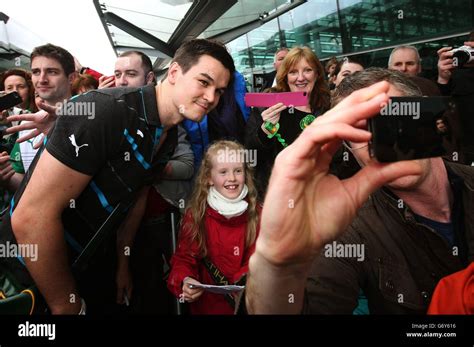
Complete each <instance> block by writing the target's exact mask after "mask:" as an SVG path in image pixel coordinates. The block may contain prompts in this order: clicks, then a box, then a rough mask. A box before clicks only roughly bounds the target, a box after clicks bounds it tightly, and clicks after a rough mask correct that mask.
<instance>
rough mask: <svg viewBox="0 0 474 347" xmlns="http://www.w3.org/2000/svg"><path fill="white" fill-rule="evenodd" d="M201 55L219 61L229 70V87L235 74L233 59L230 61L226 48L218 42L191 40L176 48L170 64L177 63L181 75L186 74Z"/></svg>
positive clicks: (230, 57)
mask: <svg viewBox="0 0 474 347" xmlns="http://www.w3.org/2000/svg"><path fill="white" fill-rule="evenodd" d="M203 55H209V56H211V57H212V58H214V59H216V60H218V61H220V62H221V63H222V65H224V67H225V68H226V69H227V70H229V73H230V81H229V85H230V84H231V81H232V79H233V76H234V72H235V65H234V59H232V56H231V55H230V54H229V52H228V51H227V48H226V47H225V46H224V45H223V44H222V43H220V42H218V41H213V40H207V39H193V40H190V41H187V42H185V43H183V44H182V45H181V47H179V48H178V50H177V51H176V53H175V55H174V57H173V60H172V63H174V62H176V63H178V64H179V66H181V69H182V70H183V73H186V72H188V70H189V69H190V68H192V67H193V66H194V65H196V64H197V62H198V61H199V58H201V56H203Z"/></svg>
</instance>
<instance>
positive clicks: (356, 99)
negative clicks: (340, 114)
mask: <svg viewBox="0 0 474 347" xmlns="http://www.w3.org/2000/svg"><path fill="white" fill-rule="evenodd" d="M389 89H390V84H389V83H388V82H386V81H382V82H378V83H375V84H373V85H371V86H370V87H367V88H363V89H359V90H357V91H355V92H353V93H352V94H351V95H349V96H348V97H347V98H344V100H342V101H341V102H340V103H339V104H337V105H336V107H334V108H333V109H332V110H334V111H337V110H339V109H342V108H346V107H351V106H354V105H357V104H361V103H364V102H366V101H369V100H371V99H374V98H375V97H376V96H378V95H379V94H386V93H388V90H389Z"/></svg>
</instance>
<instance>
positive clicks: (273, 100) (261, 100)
mask: <svg viewBox="0 0 474 347" xmlns="http://www.w3.org/2000/svg"><path fill="white" fill-rule="evenodd" d="M244 99H245V104H246V105H247V106H249V107H270V106H273V105H276V104H278V103H280V102H281V103H283V104H284V105H286V106H288V107H291V106H306V105H308V95H307V93H306V92H286V93H247V94H245V97H244Z"/></svg>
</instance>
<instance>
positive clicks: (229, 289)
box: [189, 283, 245, 294]
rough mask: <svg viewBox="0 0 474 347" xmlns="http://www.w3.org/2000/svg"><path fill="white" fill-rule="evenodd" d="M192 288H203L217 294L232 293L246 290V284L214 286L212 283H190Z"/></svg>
mask: <svg viewBox="0 0 474 347" xmlns="http://www.w3.org/2000/svg"><path fill="white" fill-rule="evenodd" d="M189 287H190V288H191V289H193V288H202V289H204V290H206V291H208V292H211V293H215V294H231V293H233V292H240V291H242V290H244V288H245V286H236V285H227V286H214V285H210V284H195V283H193V284H189Z"/></svg>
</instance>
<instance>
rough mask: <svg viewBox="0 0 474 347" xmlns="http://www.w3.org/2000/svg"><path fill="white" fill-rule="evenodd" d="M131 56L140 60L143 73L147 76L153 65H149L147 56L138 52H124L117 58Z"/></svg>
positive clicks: (149, 60) (149, 61)
mask: <svg viewBox="0 0 474 347" xmlns="http://www.w3.org/2000/svg"><path fill="white" fill-rule="evenodd" d="M132 54H136V55H138V56H139V57H140V58H141V59H142V67H143V71H145V75H148V73H149V72H150V71H152V70H153V65H152V63H151V59H150V57H149V56H147V55H146V54H145V53H143V52H140V51H126V52H123V53H121V54H120V55H119V58H123V57H129V56H131V55H132Z"/></svg>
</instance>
